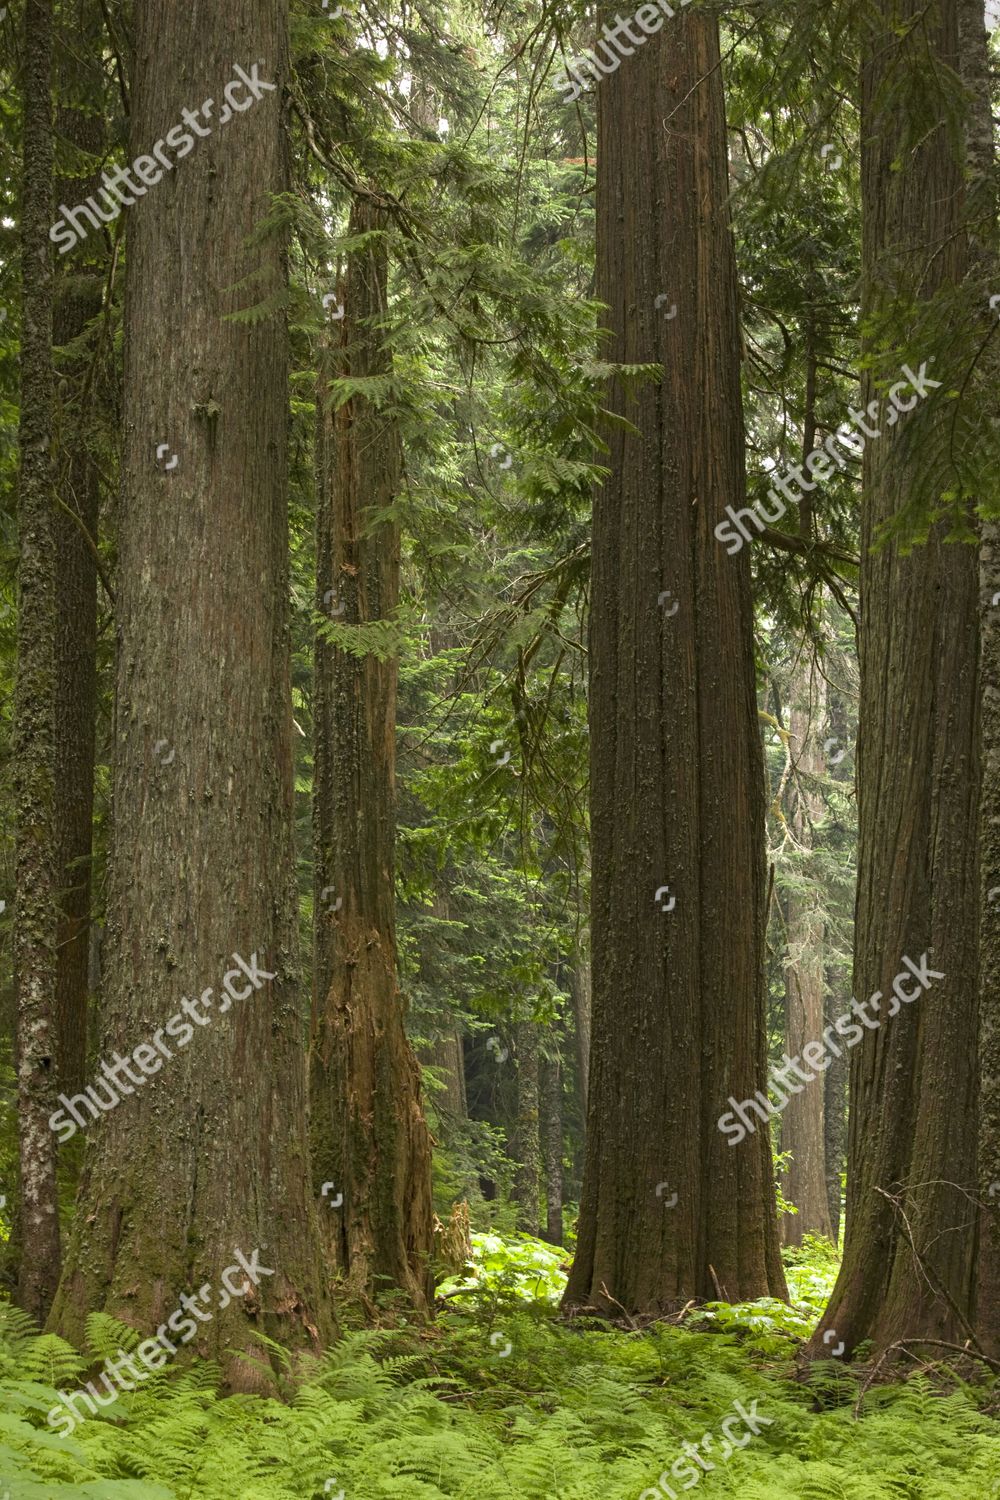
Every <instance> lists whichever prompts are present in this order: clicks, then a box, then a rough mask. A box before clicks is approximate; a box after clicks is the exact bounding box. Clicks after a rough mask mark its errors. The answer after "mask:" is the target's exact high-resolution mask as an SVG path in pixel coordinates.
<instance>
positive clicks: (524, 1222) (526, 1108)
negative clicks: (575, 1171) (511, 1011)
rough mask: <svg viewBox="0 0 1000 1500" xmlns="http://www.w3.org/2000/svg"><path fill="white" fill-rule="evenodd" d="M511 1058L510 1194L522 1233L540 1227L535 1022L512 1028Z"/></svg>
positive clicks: (536, 1029) (524, 1022) (536, 1033)
mask: <svg viewBox="0 0 1000 1500" xmlns="http://www.w3.org/2000/svg"><path fill="white" fill-rule="evenodd" d="M514 1058H515V1061H516V1063H517V1118H516V1120H515V1123H514V1139H513V1142H512V1155H513V1157H514V1161H515V1162H516V1164H517V1165H516V1168H515V1171H514V1190H513V1193H512V1195H511V1196H512V1197H513V1199H514V1202H515V1203H516V1204H517V1227H518V1229H521V1230H523V1231H524V1233H525V1234H533V1235H536V1236H537V1235H538V1234H539V1232H540V1230H541V1222H542V1221H541V1208H540V1204H539V1192H538V1189H539V1182H540V1179H541V1173H542V1153H541V1137H540V1134H539V1104H538V1084H539V1067H538V1026H537V1024H536V1022H534V1021H519V1022H518V1023H517V1026H516V1028H515V1041H514Z"/></svg>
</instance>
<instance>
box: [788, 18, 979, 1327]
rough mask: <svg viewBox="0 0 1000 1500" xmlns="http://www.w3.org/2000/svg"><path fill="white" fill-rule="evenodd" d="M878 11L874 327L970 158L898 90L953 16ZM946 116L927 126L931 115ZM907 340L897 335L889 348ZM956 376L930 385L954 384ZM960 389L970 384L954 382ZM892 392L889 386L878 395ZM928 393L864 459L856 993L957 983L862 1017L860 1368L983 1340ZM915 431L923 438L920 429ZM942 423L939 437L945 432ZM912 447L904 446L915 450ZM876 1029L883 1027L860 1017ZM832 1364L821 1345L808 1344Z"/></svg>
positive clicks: (947, 590) (970, 695) (958, 688)
mask: <svg viewBox="0 0 1000 1500" xmlns="http://www.w3.org/2000/svg"><path fill="white" fill-rule="evenodd" d="M919 14H920V17H921V20H920V24H919V26H916V25H915V22H916V19H917V16H918V7H917V6H916V4H915V3H914V4H912V5H911V4H909V3H907V4H905V5H904V6H903V8H902V11H900V9H899V7H898V6H897V5H896V4H895V0H879V4H877V5H876V7H875V8H874V10H873V11H872V12H871V21H870V25H871V31H870V33H869V36H868V38H867V41H866V45H865V55H864V65H863V78H862V129H861V140H862V213H863V219H862V222H863V247H862V249H863V290H862V303H863V323H865V324H866V326H867V327H868V328H869V329H871V328H873V327H874V328H875V329H876V330H877V328H878V318H879V315H880V314H882V313H884V312H885V311H886V309H887V305H891V306H893V307H894V309H895V313H894V316H895V317H896V320H897V322H898V319H899V311H898V309H899V307H900V306H904V307H905V306H906V305H907V301H908V300H912V303H913V306H914V308H915V312H914V315H913V318H914V322H913V325H912V327H911V330H910V339H911V340H913V339H914V338H916V337H918V336H919V331H920V327H921V322H920V320H921V317H922V304H923V303H924V302H925V300H926V299H930V298H931V297H933V296H934V295H935V293H937V292H938V291H939V290H940V289H941V288H942V287H946V288H947V287H949V286H952V285H954V284H956V283H958V282H960V281H961V279H962V276H963V270H964V268H963V259H964V247H963V244H962V233H961V231H962V224H961V209H962V163H961V161H960V160H958V159H956V153H955V147H954V138H953V137H952V135H951V133H950V131H949V130H948V129H947V128H946V126H945V125H944V124H943V123H941V124H929V125H928V128H927V129H926V130H922V131H921V132H920V134H919V143H918V144H917V145H915V146H914V145H913V144H912V140H911V137H912V132H913V122H912V121H911V120H910V118H909V116H908V111H907V110H905V109H901V108H900V107H899V104H898V99H897V94H896V91H897V90H898V89H899V88H900V87H908V86H911V85H910V84H908V83H907V82H906V75H907V73H909V74H910V77H911V79H912V86H916V80H917V78H919V80H920V84H919V86H920V88H921V89H923V88H924V86H925V83H926V79H927V76H928V75H927V68H928V61H927V59H928V53H929V54H930V55H931V58H932V59H933V60H934V62H935V67H938V68H940V69H942V70H943V69H955V68H956V67H957V66H958V51H957V25H956V5H955V0H942V4H941V6H940V7H939V9H938V10H936V11H935V12H934V14H933V15H925V14H924V13H923V12H919ZM932 118H936V117H934V116H929V119H932ZM897 338H898V333H897V334H896V335H895V336H894V339H893V342H895V341H896V339H897ZM887 342H888V341H880V339H879V337H878V333H877V332H876V333H875V334H869V335H868V337H867V346H868V347H867V351H866V352H867V353H868V355H869V357H870V358H871V360H872V368H870V370H869V371H868V373H867V374H866V377H865V381H864V387H863V393H862V404H863V405H864V404H867V403H868V402H869V401H874V400H875V399H876V396H877V389H876V386H875V381H876V380H877V379H879V378H881V379H882V380H887V381H888V382H889V383H890V384H891V383H892V381H893V380H897V379H899V376H900V374H901V373H902V372H901V370H900V366H899V355H898V354H896V353H892V354H886V353H885V352H884V350H885V348H886V343H887ZM944 364H945V361H944V360H942V361H941V366H940V367H939V368H936V369H935V368H934V367H932V369H931V373H932V374H935V373H936V376H937V378H938V379H941V380H942V381H943V382H945V389H946V388H947V382H948V379H949V372H948V371H947V370H946V369H945V368H944ZM960 379H961V377H959V380H960ZM883 390H884V387H883ZM938 394H940V395H941V396H943V395H944V389H943V390H942V391H941V392H940V393H932V394H931V395H930V396H928V397H926V398H925V400H924V401H923V402H922V403H921V405H920V406H919V408H918V409H917V410H914V411H912V412H910V413H909V414H908V415H904V416H902V417H901V418H900V419H899V421H898V423H888V422H887V421H886V420H884V418H883V417H882V412H884V407H885V403H884V397H882V396H880V397H879V399H878V406H877V407H876V408H875V409H876V410H879V409H881V410H880V417H879V420H875V419H874V418H873V419H872V420H873V423H874V427H875V429H876V430H878V431H879V433H880V435H879V436H878V437H876V438H874V439H873V440H871V441H869V442H867V444H866V447H865V453H864V472H863V479H864V494H865V498H864V504H863V508H862V544H861V579H860V592H861V626H860V639H859V648H860V665H861V708H860V718H861V723H860V735H859V744H858V757H857V771H858V804H859V814H860V821H859V842H858V899H857V920H856V929H855V952H854V960H855V962H854V993H855V996H856V998H857V999H858V1001H860V1002H861V1003H862V1004H865V1003H867V1001H868V1000H869V997H871V996H872V995H874V994H875V993H876V992H880V993H881V995H882V996H883V997H888V996H890V995H891V992H892V985H893V979H894V976H895V975H897V974H898V973H900V971H901V970H902V969H903V968H904V965H903V962H902V961H903V958H904V957H909V958H911V959H913V960H915V961H919V960H920V959H921V955H923V954H925V953H926V954H928V958H929V962H930V963H931V964H932V965H933V968H934V970H935V971H937V972H938V973H943V975H944V976H945V977H944V978H941V979H937V980H935V981H934V982H933V983H932V985H931V987H930V988H929V989H928V990H926V991H925V992H924V993H923V994H921V995H920V997H919V999H918V1000H917V1002H916V1003H915V1004H912V1005H910V1004H907V1005H905V1006H903V1007H902V1008H901V1009H899V1008H898V1007H897V1014H896V1015H894V1016H892V1017H890V1015H889V1014H888V1010H889V1007H887V1005H886V1002H885V999H883V1000H882V1006H881V1013H880V1015H879V1016H878V1017H877V1018H876V1019H875V1020H874V1021H870V1022H869V1021H866V1022H865V1024H864V1027H863V1033H864V1034H863V1039H862V1040H861V1041H859V1042H858V1043H857V1045H856V1046H855V1047H854V1050H853V1051H852V1053H851V1115H850V1127H849V1141H848V1174H847V1229H846V1236H845V1242H844V1259H843V1264H842V1267H841V1272H840V1276H839V1278H838V1281H837V1285H836V1287H835V1289H834V1293H833V1297H832V1300H831V1303H830V1306H829V1307H828V1309H827V1311H826V1313H825V1315H824V1319H823V1326H824V1329H828V1328H835V1329H836V1331H837V1336H838V1339H839V1340H840V1341H842V1342H843V1343H844V1344H845V1345H846V1348H847V1353H848V1354H850V1352H851V1351H852V1350H853V1349H854V1348H855V1347H856V1346H857V1345H858V1343H859V1342H861V1341H862V1340H868V1339H870V1340H872V1342H873V1345H874V1348H875V1350H876V1352H877V1351H878V1350H881V1349H884V1348H886V1347H887V1346H888V1345H890V1344H891V1343H893V1342H894V1341H895V1340H897V1339H900V1338H908V1339H919V1338H920V1337H921V1336H926V1337H928V1338H938V1339H945V1340H950V1341H958V1342H962V1341H964V1340H965V1339H966V1338H967V1337H968V1336H969V1333H970V1331H971V1324H970V1313H971V1292H972V1281H973V1245H974V1234H973V1227H974V1220H975V1213H974V1210H973V1208H972V1203H973V1202H974V1189H975V1178H976V1168H975V1134H976V1092H977V1090H976V1070H975V1049H974V1045H973V1044H972V1043H971V1042H970V1039H971V1038H973V1037H974V1036H975V1026H976V985H977V951H976V949H977V942H976V913H977V902H976V891H977V889H978V870H977V852H976V810H977V799H978V786H979V767H978V756H977V745H976V657H977V639H976V637H977V619H976V597H977V578H976V558H975V554H974V551H973V549H972V548H971V547H968V546H961V545H958V546H956V545H948V544H947V543H946V541H945V536H946V534H947V533H946V529H945V528H942V526H940V525H938V526H935V527H933V528H932V529H931V531H930V535H929V537H928V539H927V541H926V543H925V544H924V545H921V546H918V547H916V549H915V550H914V551H913V552H911V553H910V554H909V555H906V554H905V553H904V550H903V548H902V546H901V545H900V543H899V541H898V540H896V539H895V538H894V539H893V540H892V541H891V542H889V543H888V544H886V545H884V546H881V547H880V548H879V549H878V550H877V551H875V552H873V551H872V546H873V543H875V542H876V539H877V538H878V537H879V536H880V533H881V531H882V528H883V526H884V525H885V523H887V522H888V521H889V520H890V519H891V518H894V517H896V516H897V515H898V514H899V512H900V511H901V510H902V509H903V508H904V507H905V506H906V505H907V503H908V502H912V500H913V497H914V495H915V494H919V493H920V490H921V482H922V480H923V478H924V476H925V474H926V469H927V464H928V459H927V452H928V447H932V446H934V444H935V442H936V444H937V446H938V448H939V449H940V450H944V449H946V448H947V446H948V444H949V442H950V437H949V432H950V423H951V420H952V410H951V407H952V403H951V402H950V401H947V400H939V399H937V395H938ZM913 423H920V424H921V426H920V431H919V441H917V440H916V438H917V434H915V433H914V432H912V431H911V432H908V431H907V424H913ZM935 429H936V436H935ZM904 434H907V436H906V437H905V439H904V436H903V435H904ZM865 1014H866V1015H868V1016H869V1017H870V1015H871V1012H870V1011H866V1012H865ZM813 1348H814V1350H815V1352H816V1353H825V1352H826V1351H825V1350H824V1348H823V1345H822V1343H821V1340H820V1338H819V1335H818V1334H817V1336H816V1339H815V1341H814V1344H813Z"/></svg>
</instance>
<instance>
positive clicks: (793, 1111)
mask: <svg viewBox="0 0 1000 1500" xmlns="http://www.w3.org/2000/svg"><path fill="white" fill-rule="evenodd" d="M825 688H826V684H825V682H824V680H823V677H822V675H821V673H820V672H819V671H818V670H817V668H816V666H815V664H814V663H813V662H812V660H811V658H809V657H808V656H807V655H804V657H803V660H802V661H801V662H800V663H799V665H798V668H797V669H796V672H795V674H794V677H793V680H792V684H791V713H790V717H789V727H790V730H791V735H792V753H793V755H794V757H795V765H796V772H797V774H796V777H795V781H794V785H793V788H792V790H791V793H790V795H791V797H792V799H793V802H794V806H793V808H792V810H791V819H790V821H791V828H792V832H793V834H794V837H795V841H796V843H797V844H798V846H799V849H800V850H803V851H808V850H810V849H811V848H812V846H813V830H814V829H815V827H816V826H817V825H818V824H819V822H820V821H821V819H822V817H823V797H822V794H821V793H820V792H819V790H818V788H817V785H816V780H817V778H818V777H820V776H822V774H823V770H824V763H823V748H822V741H823V725H824V718H825V712H826V692H825ZM809 873H810V872H809V870H808V868H804V869H803V870H802V876H803V878H808V877H809ZM818 908H819V893H818V892H817V890H816V888H815V886H813V887H812V888H811V889H809V890H794V891H791V892H790V893H789V896H788V901H787V909H788V916H787V920H788V956H787V959H786V964H785V1048H786V1052H787V1055H788V1056H789V1057H792V1058H795V1057H801V1055H802V1049H803V1048H804V1047H805V1046H806V1045H807V1044H808V1043H809V1042H818V1041H820V1040H821V1039H822V1036H823V1024H824V1022H823V989H824V966H823V944H824V936H825V932H824V924H823V918H822V914H821V913H820V911H819V910H818ZM781 1149H782V1151H783V1152H784V1151H790V1152H791V1161H790V1163H789V1166H788V1170H787V1171H786V1173H785V1179H784V1183H783V1186H782V1191H783V1193H784V1195H785V1197H786V1198H787V1200H788V1201H789V1203H794V1204H795V1206H796V1208H797V1209H798V1213H797V1214H785V1216H784V1218H783V1220H782V1224H781V1230H782V1238H783V1240H784V1243H785V1244H786V1245H801V1244H802V1237H803V1235H805V1234H821V1235H825V1236H826V1237H827V1238H832V1236H833V1226H832V1225H831V1223H830V1208H829V1201H828V1198H827V1183H826V1138H825V1090H824V1087H823V1084H822V1082H821V1081H820V1079H818V1078H814V1079H813V1081H812V1083H809V1084H805V1085H804V1086H802V1087H801V1089H800V1092H799V1093H794V1092H790V1093H789V1099H788V1104H787V1107H786V1108H785V1111H784V1113H783V1114H782V1116H781Z"/></svg>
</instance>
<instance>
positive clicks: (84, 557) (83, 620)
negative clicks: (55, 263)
mask: <svg viewBox="0 0 1000 1500" xmlns="http://www.w3.org/2000/svg"><path fill="white" fill-rule="evenodd" d="M84 14H85V19H86V21H87V23H88V32H87V39H88V41H89V42H92V43H93V45H94V47H95V51H96V49H97V47H98V46H99V38H100V36H101V25H100V15H99V12H97V10H96V7H89V6H88V7H87V8H86V9H85V12H84ZM77 24H79V22H77ZM77 66H78V65H77V63H76V60H75V58H71V57H70V56H68V55H66V54H65V48H64V56H63V59H62V62H61V66H60V73H61V79H60V83H61V90H60V97H61V99H63V100H69V99H73V98H74V95H75V92H76V89H77V88H78V85H77V83H76V70H77ZM57 127H58V131H59V134H60V136H62V137H63V138H64V139H65V140H67V141H68V142H69V143H70V145H71V146H72V147H74V148H76V149H77V150H79V151H86V152H89V153H91V154H93V155H95V156H98V155H100V150H101V142H102V139H103V136H104V126H103V123H102V121H101V118H100V115H99V114H97V113H96V112H94V111H92V110H87V109H84V108H83V107H82V106H81V105H79V104H76V103H62V104H61V105H60V108H59V110H58V115H57ZM98 187H99V180H98V178H97V176H96V175H89V176H72V175H67V176H60V177H58V178H57V180H56V197H57V200H58V202H60V203H69V204H74V203H80V202H82V201H83V200H85V199H86V198H88V197H90V195H91V194H92V193H94V192H96V191H97V190H98ZM88 256H89V264H88V265H86V266H84V265H81V264H80V263H79V262H80V261H81V260H83V259H86V258H88ZM73 259H74V262H75V263H74V264H71V265H70V266H68V267H66V269H65V272H64V274H63V275H62V276H61V277H60V279H59V281H58V282H57V285H56V297H55V308H54V327H53V338H54V341H55V344H56V346H57V347H62V346H64V345H68V344H71V343H73V342H74V341H75V340H76V339H79V338H80V337H81V336H82V334H83V333H84V330H85V329H86V328H87V326H88V324H90V323H91V322H92V320H93V319H94V318H96V317H97V316H98V314H99V313H100V311H101V303H102V288H103V276H102V272H103V260H104V242H103V240H99V239H97V237H96V236H95V237H94V238H93V239H92V240H88V241H86V248H85V249H80V250H78V251H77V254H76V255H75V256H74V258H73ZM62 266H63V267H65V266H66V263H65V260H63V262H62ZM88 364H89V359H88V358H87V357H84V356H80V355H78V356H77V357H76V358H75V359H74V360H73V362H72V363H71V364H69V365H64V366H63V370H62V374H63V377H64V381H65V383H66V384H65V388H66V389H67V390H69V391H70V392H72V402H71V403H67V404H64V407H63V410H62V412H61V414H60V450H59V467H58V472H57V483H58V501H59V504H58V506H57V508H56V511H55V517H54V528H55V549H56V576H57V578H58V580H59V587H58V589H57V591H56V668H55V694H56V696H55V702H56V710H55V714H56V723H57V724H58V726H59V733H58V735H57V737H56V763H55V815H56V835H57V840H58V845H57V873H58V882H59V926H58V930H57V935H56V964H57V969H56V1014H57V1017H58V1036H59V1044H58V1048H57V1062H58V1076H59V1086H60V1088H61V1089H63V1090H65V1092H66V1093H69V1094H75V1093H78V1092H79V1090H80V1089H82V1088H83V1085H84V1082H85V1079H84V1066H85V1063H86V1056H87V1003H88V983H87V978H88V970H89V937H90V890H91V854H92V845H93V812H94V746H95V714H96V708H97V566H96V562H95V558H94V551H93V549H94V548H96V545H97V533H98V506H99V486H98V476H97V467H96V465H95V464H94V463H93V462H92V461H91V457H90V453H89V451H88V444H87V437H86V434H87V432H88V431H89V427H90V420H89V419H90V417H91V414H92V408H91V407H90V406H89V405H88V401H92V400H93V393H92V391H91V389H90V382H89V381H88V379H87V373H88Z"/></svg>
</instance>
